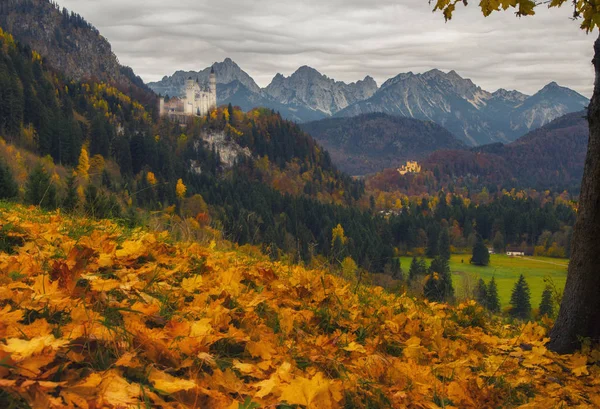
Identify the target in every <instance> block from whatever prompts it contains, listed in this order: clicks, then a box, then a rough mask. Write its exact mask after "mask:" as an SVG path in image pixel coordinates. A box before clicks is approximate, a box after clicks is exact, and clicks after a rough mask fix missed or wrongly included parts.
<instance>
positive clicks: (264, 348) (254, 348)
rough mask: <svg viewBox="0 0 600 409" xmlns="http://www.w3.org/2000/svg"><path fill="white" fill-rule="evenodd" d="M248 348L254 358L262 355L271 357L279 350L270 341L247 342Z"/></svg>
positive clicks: (262, 356)
mask: <svg viewBox="0 0 600 409" xmlns="http://www.w3.org/2000/svg"><path fill="white" fill-rule="evenodd" d="M246 349H247V350H248V352H249V353H250V355H252V357H253V358H256V357H261V358H262V359H271V357H272V356H273V355H274V354H276V353H277V351H276V350H275V349H274V348H273V347H272V346H271V344H269V343H268V342H260V341H259V342H253V341H249V342H248V343H246Z"/></svg>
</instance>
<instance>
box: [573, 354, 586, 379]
mask: <svg viewBox="0 0 600 409" xmlns="http://www.w3.org/2000/svg"><path fill="white" fill-rule="evenodd" d="M570 367H571V370H572V371H573V373H574V374H575V376H583V375H589V374H590V372H589V371H588V367H587V356H585V355H582V354H579V353H576V354H575V355H573V356H572V357H571V361H570Z"/></svg>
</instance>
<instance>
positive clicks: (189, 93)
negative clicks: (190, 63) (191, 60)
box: [183, 77, 196, 115]
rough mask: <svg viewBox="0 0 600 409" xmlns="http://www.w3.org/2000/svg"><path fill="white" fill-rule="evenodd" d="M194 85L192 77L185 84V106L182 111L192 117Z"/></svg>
mask: <svg viewBox="0 0 600 409" xmlns="http://www.w3.org/2000/svg"><path fill="white" fill-rule="evenodd" d="M194 86H195V83H194V80H193V79H192V77H189V78H188V79H187V81H186V82H185V106H184V108H183V111H184V112H185V113H186V114H188V115H194V99H195V94H196V93H195V89H194Z"/></svg>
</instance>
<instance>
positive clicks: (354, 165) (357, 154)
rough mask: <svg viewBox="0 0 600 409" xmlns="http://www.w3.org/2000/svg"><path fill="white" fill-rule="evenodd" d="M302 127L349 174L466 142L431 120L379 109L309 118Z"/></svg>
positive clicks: (377, 170) (369, 171)
mask: <svg viewBox="0 0 600 409" xmlns="http://www.w3.org/2000/svg"><path fill="white" fill-rule="evenodd" d="M302 129H304V130H305V131H306V132H308V133H309V134H311V135H312V136H313V137H314V138H315V139H317V140H318V141H319V142H320V143H321V144H323V146H324V147H325V148H327V149H328V150H329V152H331V155H332V158H333V160H334V162H335V163H336V164H337V165H338V166H339V167H340V169H342V170H343V171H344V172H347V173H349V174H351V175H365V174H369V173H375V172H379V171H381V170H383V169H385V168H390V167H399V166H401V165H403V164H404V163H406V161H408V160H421V159H422V158H424V157H426V156H427V155H429V154H431V153H432V152H434V151H436V150H445V149H460V148H466V145H465V144H464V143H462V142H461V141H459V140H458V139H457V138H455V137H454V135H452V134H451V133H450V132H448V131H447V130H446V129H444V128H443V127H441V126H439V125H437V124H436V123H434V122H428V121H420V120H418V119H412V118H404V117H398V116H391V115H386V114H382V113H375V114H364V115H358V116H355V117H349V118H330V119H323V120H321V121H315V122H309V123H306V124H303V125H302Z"/></svg>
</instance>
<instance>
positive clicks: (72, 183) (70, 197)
mask: <svg viewBox="0 0 600 409" xmlns="http://www.w3.org/2000/svg"><path fill="white" fill-rule="evenodd" d="M76 182H77V181H76V178H75V175H71V176H69V177H68V178H67V191H66V193H65V197H64V199H63V203H62V208H63V209H65V210H66V211H67V212H72V211H73V210H75V208H76V207H77V203H78V202H79V196H77V183H76Z"/></svg>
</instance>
